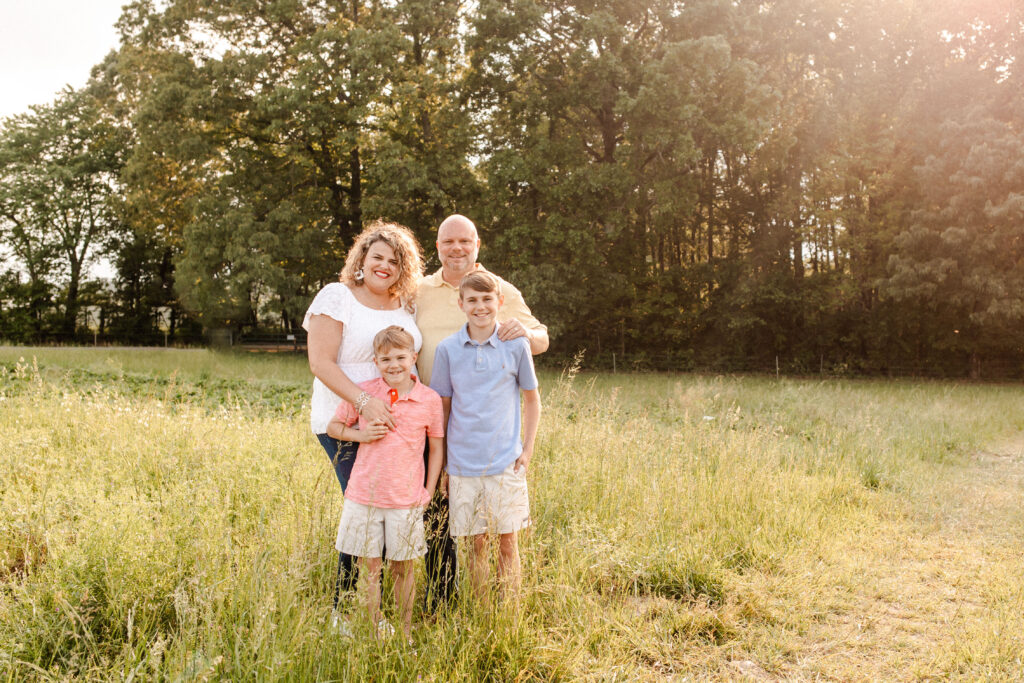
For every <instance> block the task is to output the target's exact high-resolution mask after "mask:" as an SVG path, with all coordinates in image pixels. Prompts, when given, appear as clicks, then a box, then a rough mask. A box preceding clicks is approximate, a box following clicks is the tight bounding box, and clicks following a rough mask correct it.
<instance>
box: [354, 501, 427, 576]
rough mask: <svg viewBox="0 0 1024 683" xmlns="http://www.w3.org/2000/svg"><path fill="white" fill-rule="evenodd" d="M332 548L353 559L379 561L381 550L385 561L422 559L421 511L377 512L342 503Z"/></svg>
mask: <svg viewBox="0 0 1024 683" xmlns="http://www.w3.org/2000/svg"><path fill="white" fill-rule="evenodd" d="M334 547H335V548H337V549H338V552H342V553H347V554H348V555H354V556H355V557H380V556H381V554H382V553H383V552H384V549H385V548H387V559H389V560H398V561H402V560H414V559H416V558H417V557H423V556H424V555H426V554H427V542H426V540H425V539H424V537H423V508H422V507H415V508H409V509H393V508H378V507H373V506H372V505H363V504H362V503H357V502H355V501H354V500H346V501H345V507H344V508H343V509H342V511H341V522H339V523H338V540H337V541H336V542H335V543H334Z"/></svg>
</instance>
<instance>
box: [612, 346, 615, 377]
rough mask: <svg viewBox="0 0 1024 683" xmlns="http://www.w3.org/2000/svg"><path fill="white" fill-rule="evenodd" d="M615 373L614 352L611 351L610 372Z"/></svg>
mask: <svg viewBox="0 0 1024 683" xmlns="http://www.w3.org/2000/svg"><path fill="white" fill-rule="evenodd" d="M614 373H615V352H614V351H612V374H614Z"/></svg>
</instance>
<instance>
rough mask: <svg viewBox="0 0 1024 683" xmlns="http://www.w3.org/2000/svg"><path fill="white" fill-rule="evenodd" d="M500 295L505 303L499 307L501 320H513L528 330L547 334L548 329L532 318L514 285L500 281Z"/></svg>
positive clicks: (520, 293)
mask: <svg viewBox="0 0 1024 683" xmlns="http://www.w3.org/2000/svg"><path fill="white" fill-rule="evenodd" d="M501 294H502V296H504V297H505V303H504V304H503V305H502V307H501V313H500V318H501V320H511V319H513V318H515V319H516V320H518V321H519V322H521V323H522V324H523V327H525V328H526V329H528V330H544V331H545V332H547V329H548V328H547V327H546V326H545V325H543V324H541V322H540V321H539V320H537V318H536V317H534V315H533V313H532V312H531V311H530V307H529V306H527V305H526V301H525V300H524V299H523V294H522V292H520V291H519V290H518V289H516V287H515V285H513V284H511V283H510V282H507V281H506V280H504V279H501Z"/></svg>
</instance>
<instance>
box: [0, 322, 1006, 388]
mask: <svg viewBox="0 0 1024 683" xmlns="http://www.w3.org/2000/svg"><path fill="white" fill-rule="evenodd" d="M0 343H8V342H6V341H4V340H2V339H0ZM26 344H28V345H35V346H105V347H135V346H140V347H167V348H172V347H173V348H192V347H212V348H225V349H234V350H237V351H241V352H246V353H295V354H305V353H306V333H305V331H303V330H299V331H297V332H295V333H283V332H268V331H254V332H247V333H244V334H239V333H237V332H235V331H232V330H227V329H220V330H211V331H208V332H206V333H205V334H183V333H180V332H176V333H175V334H169V333H164V332H152V333H146V334H133V335H131V336H125V335H114V334H99V333H92V332H80V333H76V334H71V335H69V334H61V333H45V334H40V335H37V336H36V337H34V338H32V339H29V340H22V341H21V342H20V345H26ZM536 361H537V365H538V366H539V367H542V368H547V369H553V370H562V369H564V368H567V367H572V366H575V367H578V368H579V369H581V370H588V371H601V372H612V373H620V372H621V373H637V372H693V373H715V374H747V375H768V376H776V377H835V378H839V377H892V378H896V377H907V378H914V377H919V378H930V379H977V380H985V381H1021V380H1024V355H1021V356H1016V357H1013V356H1011V357H1006V356H1002V357H982V358H977V357H975V358H971V357H969V356H967V355H952V354H946V356H945V357H944V358H943V360H942V361H941V362H940V361H934V360H933V361H921V362H913V361H907V360H894V361H891V362H884V361H878V360H870V359H869V360H865V359H857V358H842V359H837V358H832V357H829V356H828V355H824V354H822V355H820V356H819V357H818V358H814V359H808V358H793V357H787V356H784V355H782V354H780V355H778V356H773V357H768V358H766V357H764V356H761V357H757V358H752V357H748V356H738V355H722V356H719V357H715V358H709V359H700V358H695V356H694V354H693V353H690V352H685V351H684V352H678V353H666V354H652V353H645V352H638V353H626V354H623V353H617V352H603V353H589V352H586V351H577V352H576V353H565V352H561V353H560V352H548V353H545V354H543V355H541V356H537V358H536Z"/></svg>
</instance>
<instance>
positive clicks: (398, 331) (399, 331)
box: [373, 325, 416, 356]
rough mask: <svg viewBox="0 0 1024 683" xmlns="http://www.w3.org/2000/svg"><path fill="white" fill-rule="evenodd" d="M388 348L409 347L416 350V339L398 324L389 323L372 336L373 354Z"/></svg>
mask: <svg viewBox="0 0 1024 683" xmlns="http://www.w3.org/2000/svg"><path fill="white" fill-rule="evenodd" d="M388 349H409V350H410V351H416V341H415V340H414V339H413V338H412V335H411V334H409V333H408V332H406V331H405V328H403V327H400V326H398V325H389V326H388V327H385V328H384V329H383V330H381V331H380V332H378V333H377V336H376V337H374V338H373V355H375V356H379V355H380V354H381V353H383V352H384V351H387V350H388Z"/></svg>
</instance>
